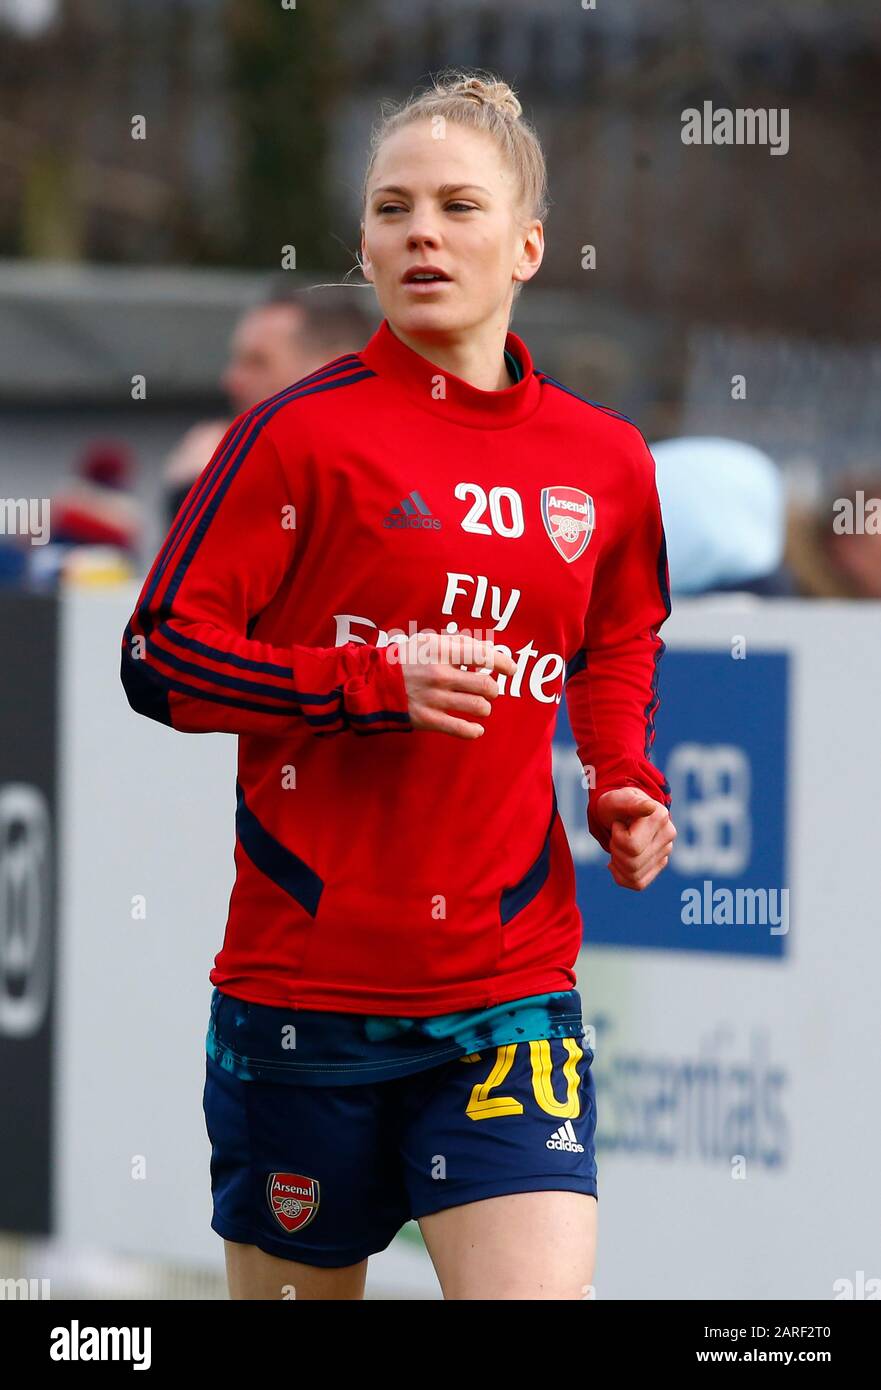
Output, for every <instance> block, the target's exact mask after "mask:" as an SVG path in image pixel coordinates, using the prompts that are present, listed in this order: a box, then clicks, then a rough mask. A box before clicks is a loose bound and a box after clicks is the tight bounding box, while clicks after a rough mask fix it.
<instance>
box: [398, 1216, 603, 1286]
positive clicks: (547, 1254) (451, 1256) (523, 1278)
mask: <svg viewBox="0 0 881 1390" xmlns="http://www.w3.org/2000/svg"><path fill="white" fill-rule="evenodd" d="M419 1226H420V1230H421V1231H422V1237H423V1239H424V1241H425V1245H426V1248H427V1250H428V1253H429V1255H430V1256H431V1261H432V1264H433V1265H434V1268H435V1270H436V1272H437V1277H438V1279H439V1280H440V1284H441V1288H442V1289H443V1294H444V1298H452V1299H496V1298H500V1299H506V1298H511V1299H518V1298H519V1299H544V1298H555V1299H576V1298H578V1299H583V1298H588V1297H590V1292H591V1287H592V1284H593V1273H594V1261H595V1257H596V1238H597V1199H596V1198H595V1197H591V1196H590V1195H589V1194H587V1193H584V1192H562V1191H552V1192H511V1193H507V1194H506V1195H505V1196H502V1197H486V1198H484V1199H483V1200H482V1201H479V1202H468V1203H467V1204H466V1205H465V1206H461V1207H447V1208H446V1209H445V1210H443V1211H437V1212H433V1213H432V1214H431V1215H430V1216H423V1217H422V1218H421V1220H420V1222H419Z"/></svg>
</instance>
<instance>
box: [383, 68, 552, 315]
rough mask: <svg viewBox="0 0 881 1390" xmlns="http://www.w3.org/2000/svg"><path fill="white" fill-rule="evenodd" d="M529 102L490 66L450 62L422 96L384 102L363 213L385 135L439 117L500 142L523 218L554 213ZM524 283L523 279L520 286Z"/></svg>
mask: <svg viewBox="0 0 881 1390" xmlns="http://www.w3.org/2000/svg"><path fill="white" fill-rule="evenodd" d="M522 111H523V107H522V106H521V105H520V102H519V101H518V100H517V96H516V94H515V92H514V91H513V89H512V88H511V87H509V86H508V84H507V82H502V81H501V80H500V79H499V78H497V77H496V76H495V75H494V74H493V73H490V72H486V71H484V70H479V71H477V70H474V71H470V72H463V71H460V70H458V69H455V68H447V69H445V70H444V72H442V73H440V74H439V76H438V77H436V78H434V79H433V86H432V87H431V88H430V89H429V90H428V91H425V92H423V93H422V94H421V95H420V96H411V97H410V98H409V99H408V100H407V101H406V102H404V103H403V104H402V105H401V106H397V107H395V106H394V105H392V106H391V107H390V108H387V107H385V106H383V108H382V114H381V117H380V120H379V122H378V124H377V125H376V126H374V128H373V131H372V133H371V137H370V152H369V158H368V161H367V168H366V170H365V172H364V181H363V184H362V188H361V208H362V217H363V214H364V211H365V210H366V206H367V188H368V184H369V182H370V176H371V174H372V173H373V167H374V165H375V163H376V157H377V155H378V153H379V150H380V148H381V146H382V144H383V142H384V141H385V140H387V139H388V137H389V136H390V135H393V134H394V133H395V131H397V130H401V129H402V127H404V126H408V125H412V124H413V123H414V122H416V121H426V120H427V121H431V120H434V119H436V118H437V117H439V116H440V117H443V119H444V120H447V121H453V122H455V124H457V125H463V126H468V127H470V128H471V129H472V130H482V131H485V132H486V134H487V135H489V136H490V137H491V138H492V139H493V140H494V141H495V143H496V146H497V148H498V149H499V151H500V153H501V155H502V158H503V159H504V160H505V162H506V163H507V165H508V167H509V168H510V169H511V170H512V171H513V173H514V176H515V178H516V181H517V190H518V198H517V202H516V208H515V215H516V216H517V217H518V219H519V220H520V221H525V222H528V221H531V220H533V219H534V218H537V219H538V220H539V221H544V220H545V218H546V217H547V215H548V209H549V200H548V176H547V165H546V163H545V156H544V150H543V149H542V146H541V141H540V140H539V138H538V135H537V134H536V132H535V130H534V129H533V127H532V126H531V125H530V124H529V122H528V121H526V120H524V119H523V117H522V114H521V113H522ZM521 288H522V283H518V285H517V287H516V291H515V293H516V292H519V290H520V289H521Z"/></svg>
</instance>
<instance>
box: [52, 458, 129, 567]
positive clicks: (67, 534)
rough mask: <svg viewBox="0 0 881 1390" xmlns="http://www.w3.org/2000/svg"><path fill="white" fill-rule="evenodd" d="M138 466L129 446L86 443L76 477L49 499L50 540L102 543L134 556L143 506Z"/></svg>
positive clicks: (83, 543)
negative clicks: (137, 492) (135, 486)
mask: <svg viewBox="0 0 881 1390" xmlns="http://www.w3.org/2000/svg"><path fill="white" fill-rule="evenodd" d="M133 477H134V465H133V460H132V455H131V452H130V450H129V448H128V445H126V444H123V443H120V442H118V441H116V440H104V441H100V442H95V443H93V444H90V445H88V447H87V448H86V450H85V451H84V453H83V454H82V455H81V457H80V458H79V460H78V461H77V463H76V465H75V470H74V477H73V478H72V480H71V481H70V483H68V484H67V485H64V486H62V487H61V488H60V489H59V491H58V492H56V493H55V494H54V495H53V497H52V499H51V538H52V542H53V543H54V544H57V545H67V546H75V545H101V546H110V547H112V548H113V549H116V550H122V551H124V552H125V553H126V554H128V555H134V554H135V553H136V551H137V548H138V542H139V539H140V534H141V510H140V505H139V503H138V502H137V501H136V499H135V497H134V496H133V494H132V483H133Z"/></svg>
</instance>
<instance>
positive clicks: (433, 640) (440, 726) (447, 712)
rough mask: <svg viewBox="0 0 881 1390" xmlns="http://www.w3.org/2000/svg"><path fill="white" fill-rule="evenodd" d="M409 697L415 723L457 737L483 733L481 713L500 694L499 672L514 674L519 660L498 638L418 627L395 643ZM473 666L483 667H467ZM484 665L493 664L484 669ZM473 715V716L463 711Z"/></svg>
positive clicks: (490, 708)
mask: <svg viewBox="0 0 881 1390" xmlns="http://www.w3.org/2000/svg"><path fill="white" fill-rule="evenodd" d="M395 646H396V655H394V656H393V653H392V651H391V650H390V651H389V658H390V659H395V660H398V661H400V664H401V668H402V670H403V673H404V683H405V685H406V687H407V696H408V699H409V714H410V720H411V723H412V724H413V727H414V728H416V729H427V730H429V731H431V732H434V733H439V734H452V735H453V737H454V738H480V737H481V736H482V735H483V734H484V733H485V732H486V730H485V728H484V726H483V724H479V723H475V722H474V720H475V719H476V718H478V717H480V718H485V717H486V716H487V715H489V714H491V713H492V701H493V700H495V699H496V697H497V696H498V694H499V687H498V683H497V681H496V673H499V674H502V675H506V676H509V677H510V676H513V675H514V674H515V672H516V670H517V665H516V662H515V661H514V660H513V658H512V657H510V656H509V655H508V653H507V652H505V651H502V650H501V649H500V648H499V647H497V646H495V644H494V643H493V642H492V641H477V640H476V639H474V638H473V637H471V636H469V635H468V634H467V633H459V632H457V633H446V632H442V633H437V632H428V631H426V632H417V633H416V634H415V635H414V636H412V637H410V638H408V639H407V640H406V641H402V642H400V643H397V644H395ZM462 666H466V667H467V666H473V667H476V668H478V669H477V670H473V671H469V670H464V671H463V670H461V669H460V667H462ZM481 667H489V670H488V671H484V672H483V673H482V674H481V672H480V669H479V668H481ZM463 714H467V715H471V716H472V718H471V719H462V718H457V717H456V716H457V715H463Z"/></svg>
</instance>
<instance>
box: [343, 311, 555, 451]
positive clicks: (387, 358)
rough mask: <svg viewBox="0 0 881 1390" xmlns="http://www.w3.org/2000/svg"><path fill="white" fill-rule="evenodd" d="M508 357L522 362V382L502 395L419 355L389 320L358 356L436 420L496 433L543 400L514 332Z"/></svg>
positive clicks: (509, 339) (508, 342)
mask: <svg viewBox="0 0 881 1390" xmlns="http://www.w3.org/2000/svg"><path fill="white" fill-rule="evenodd" d="M505 351H506V352H509V353H511V355H512V356H513V357H515V358H516V359H517V361H518V362H519V364H520V369H521V377H520V380H519V381H518V382H516V383H515V384H514V385H512V386H507V387H505V388H504V389H503V390H501V391H481V390H480V389H479V388H478V387H476V386H472V385H471V384H470V382H467V381H463V379H462V377H459V376H454V375H453V373H452V372H448V371H444V369H443V368H442V367H439V366H438V365H437V364H436V363H435V362H432V361H430V359H429V358H427V357H423V356H422V354H421V353H418V352H414V350H413V349H412V348H410V347H408V346H407V344H406V343H403V342H402V341H401V339H400V338H398V337H397V336H396V335H395V333H394V332H393V331H392V328H391V326H390V325H389V321H388V319H383V321H382V323H381V324H380V325H379V327H378V328H377V330H376V332H375V333H374V334H373V337H372V338H371V339H370V341H369V342H368V343H367V345H366V347H364V348H363V349H362V351H361V352H360V353H359V354H358V355H359V357H360V358H361V360H362V361H363V362H364V363H365V364H366V366H368V367H369V368H370V369H371V371H374V372H376V373H377V375H379V376H382V377H386V378H389V379H392V380H394V381H396V382H397V384H398V385H399V386H400V387H401V389H402V390H403V391H405V392H406V393H407V395H408V396H409V397H410V399H411V400H412V401H413V403H414V404H415V405H420V406H422V407H423V408H424V409H425V410H430V411H431V413H432V414H433V415H434V416H435V418H437V417H438V416H440V417H441V418H443V419H445V420H451V421H453V422H454V423H456V424H460V425H471V426H473V427H475V428H476V429H487V430H492V429H503V428H505V427H506V426H508V425H516V424H519V422H520V421H521V420H525V419H526V418H527V416H529V415H531V414H532V412H533V411H534V410H535V409H536V407H537V406H538V404H539V401H540V399H541V387H540V385H539V383H538V380H537V379H536V376H535V372H534V370H533V366H532V358H531V356H530V354H529V349H528V348H527V346H526V344H525V343H524V342H523V340H522V338H518V336H517V334H516V333H512V332H510V331H509V332H508V334H507V336H506V338H505Z"/></svg>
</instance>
